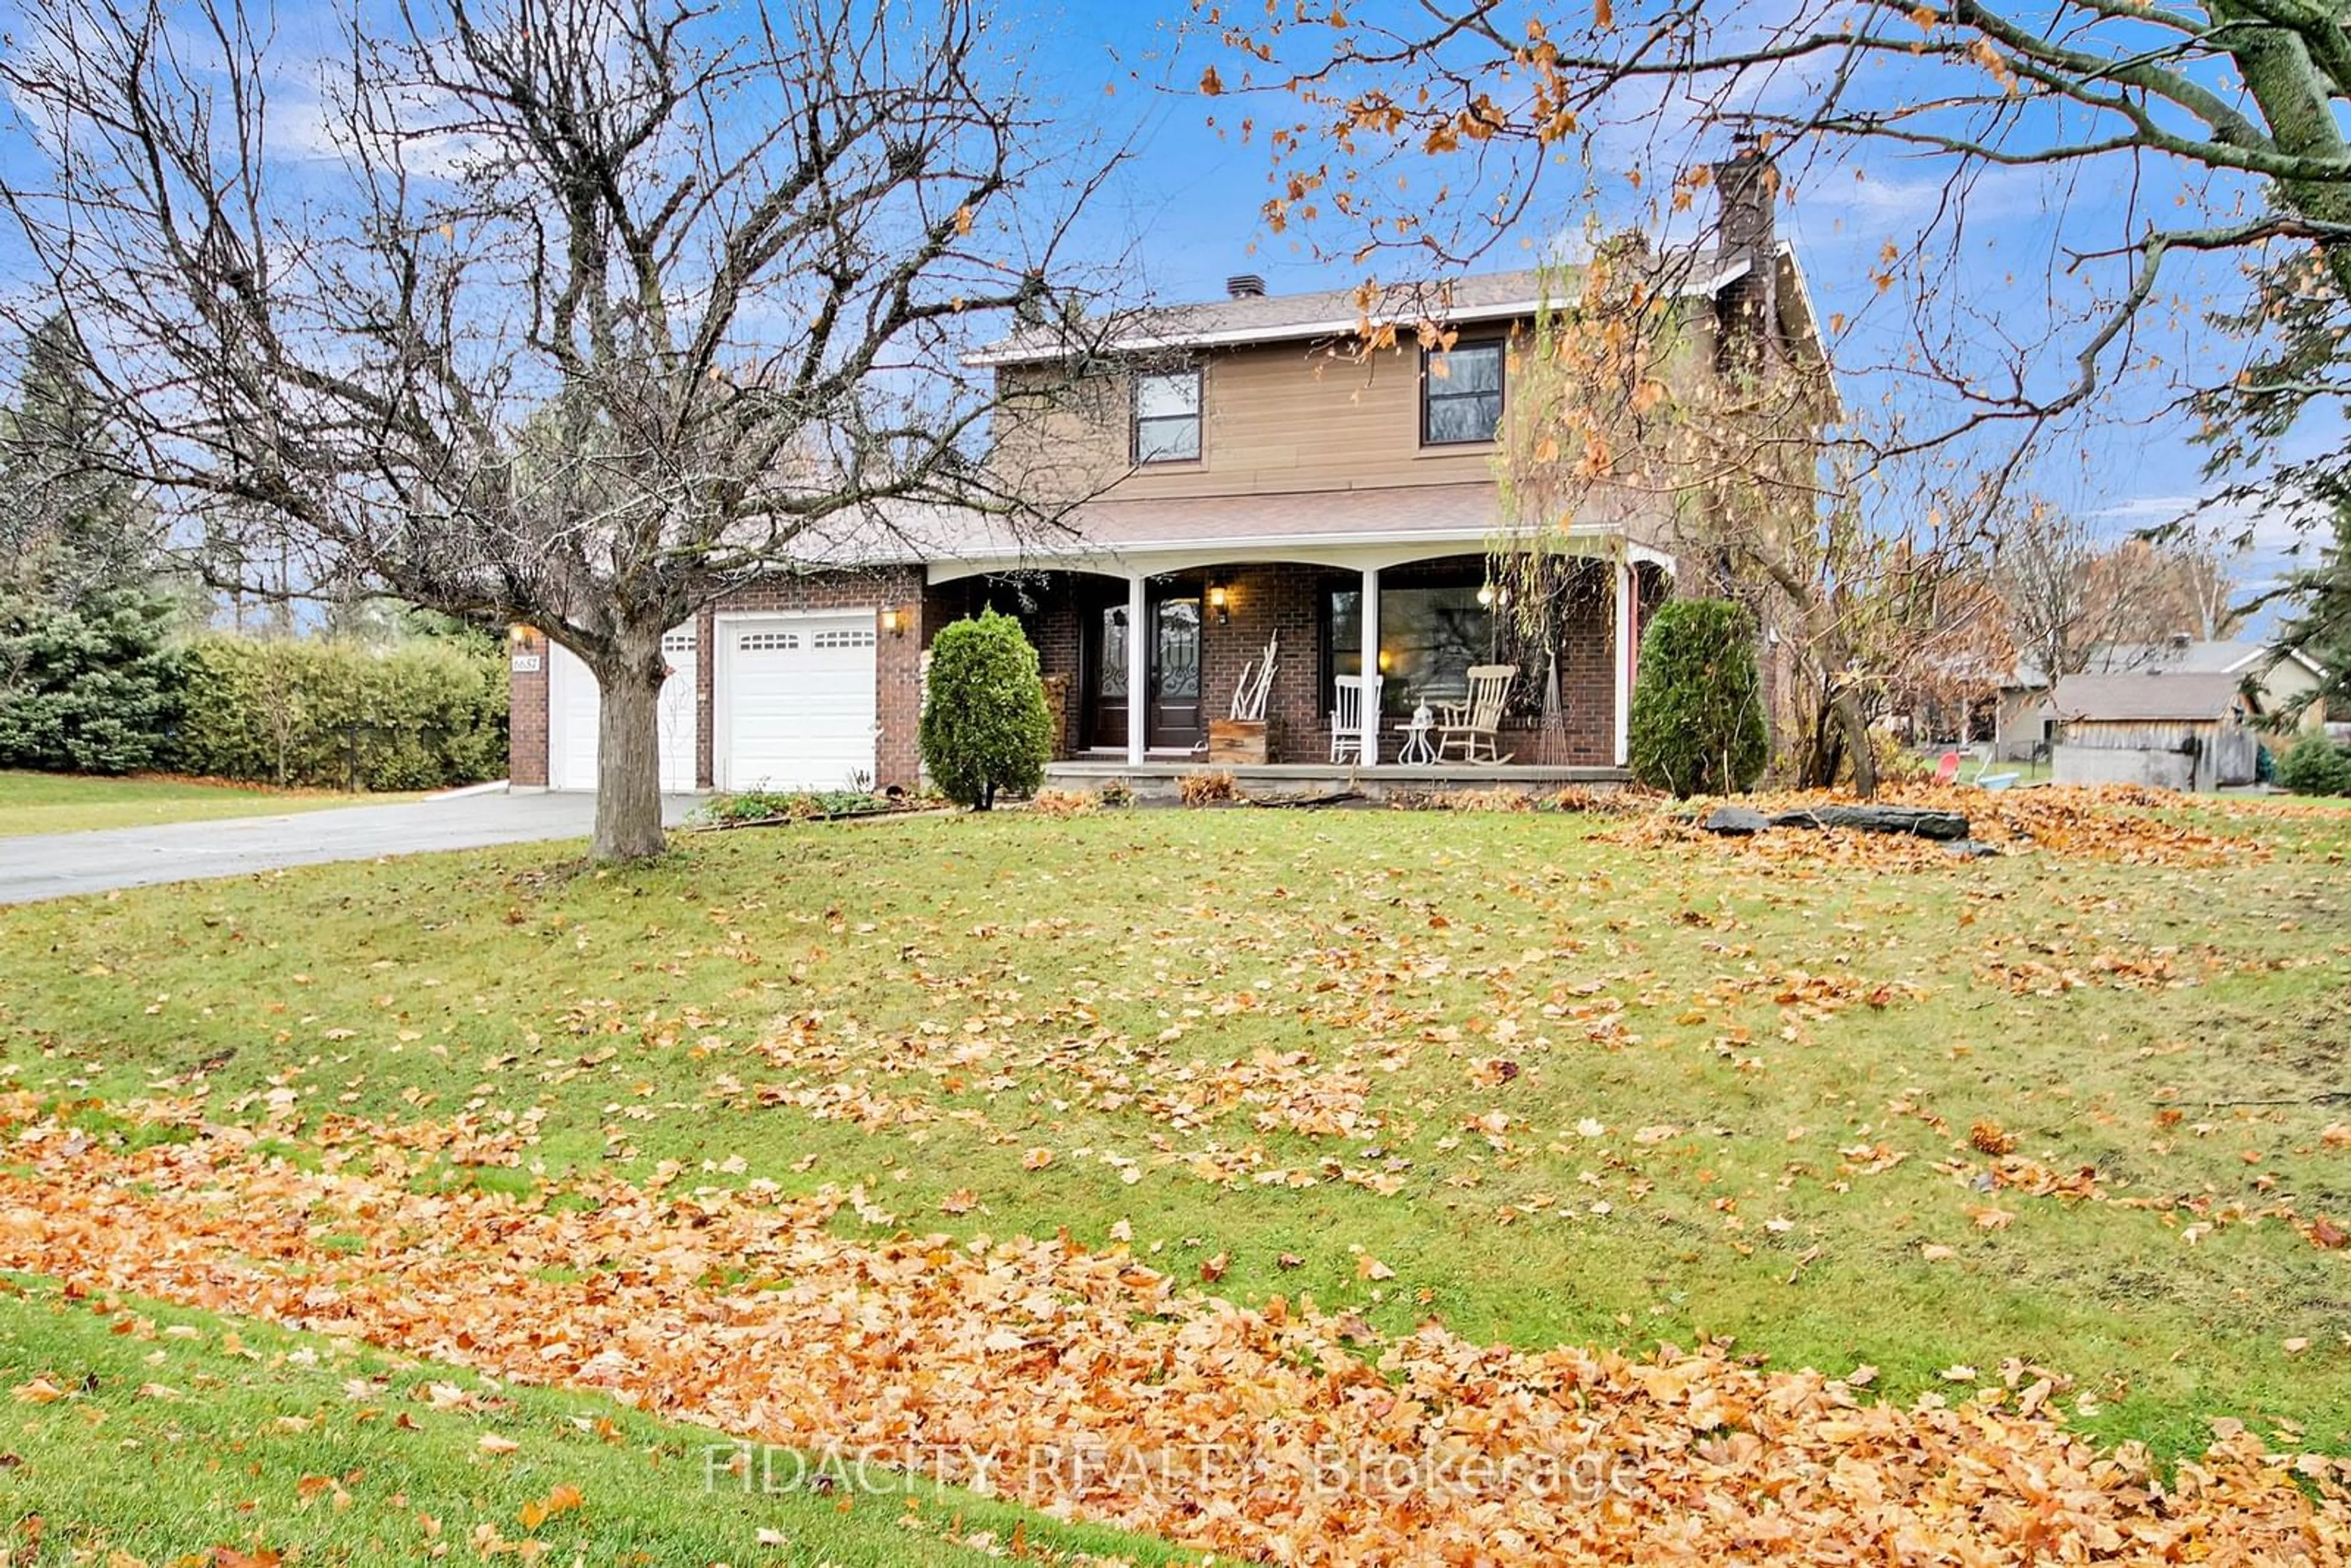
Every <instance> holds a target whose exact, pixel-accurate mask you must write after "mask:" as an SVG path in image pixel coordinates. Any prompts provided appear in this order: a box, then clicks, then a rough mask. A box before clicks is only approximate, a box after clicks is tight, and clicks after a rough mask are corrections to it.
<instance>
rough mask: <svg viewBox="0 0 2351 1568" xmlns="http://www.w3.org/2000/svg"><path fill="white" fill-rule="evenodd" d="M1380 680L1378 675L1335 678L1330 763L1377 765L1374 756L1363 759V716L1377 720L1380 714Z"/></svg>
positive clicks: (1377, 759) (1376, 759)
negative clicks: (1374, 717) (1375, 717)
mask: <svg viewBox="0 0 2351 1568" xmlns="http://www.w3.org/2000/svg"><path fill="white" fill-rule="evenodd" d="M1380 679H1381V678H1380V677H1379V676H1377V675H1340V676H1338V677H1336V679H1335V681H1334V683H1333V684H1334V685H1336V686H1337V688H1338V690H1337V692H1336V694H1335V696H1334V700H1333V702H1332V708H1331V760H1332V761H1333V762H1358V763H1361V762H1373V763H1376V762H1377V761H1379V758H1378V757H1376V756H1374V757H1370V758H1366V757H1364V715H1365V714H1367V713H1368V714H1371V715H1373V716H1377V715H1378V713H1379V711H1380Z"/></svg>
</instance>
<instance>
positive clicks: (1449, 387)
mask: <svg viewBox="0 0 2351 1568" xmlns="http://www.w3.org/2000/svg"><path fill="white" fill-rule="evenodd" d="M1501 427H1502V345H1501V344H1499V343H1456V344H1454V345H1453V347H1452V348H1451V349H1449V350H1446V349H1430V350H1426V351H1425V352H1424V353H1423V354H1422V355H1421V357H1420V439H1421V444H1423V445H1426V446H1453V445H1464V444H1468V443H1471V442H1487V441H1491V440H1493V439H1494V433H1495V432H1496V431H1498V430H1499V429H1500V428H1501Z"/></svg>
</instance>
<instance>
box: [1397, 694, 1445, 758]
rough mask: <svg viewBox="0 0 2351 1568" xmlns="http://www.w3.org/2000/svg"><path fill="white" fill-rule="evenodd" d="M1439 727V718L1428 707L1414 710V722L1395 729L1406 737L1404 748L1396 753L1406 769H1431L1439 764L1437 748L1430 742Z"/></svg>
mask: <svg viewBox="0 0 2351 1568" xmlns="http://www.w3.org/2000/svg"><path fill="white" fill-rule="evenodd" d="M1436 727H1437V716H1436V715H1434V714H1432V713H1430V712H1429V711H1428V709H1427V708H1426V707H1425V706H1424V707H1417V708H1415V709H1414V710H1413V714H1412V722H1411V723H1410V724H1400V725H1398V726H1396V727H1395V732H1396V733H1397V734H1398V735H1401V736H1403V737H1404V748H1403V749H1402V750H1400V751H1398V752H1397V753H1396V761H1398V762H1399V763H1401V764H1403V765H1404V766H1405V767H1406V768H1429V767H1434V766H1435V765H1436V762H1437V747H1436V746H1435V745H1434V744H1432V743H1431V742H1430V740H1429V736H1430V734H1431V733H1432V732H1433V731H1434V730H1435V729H1436Z"/></svg>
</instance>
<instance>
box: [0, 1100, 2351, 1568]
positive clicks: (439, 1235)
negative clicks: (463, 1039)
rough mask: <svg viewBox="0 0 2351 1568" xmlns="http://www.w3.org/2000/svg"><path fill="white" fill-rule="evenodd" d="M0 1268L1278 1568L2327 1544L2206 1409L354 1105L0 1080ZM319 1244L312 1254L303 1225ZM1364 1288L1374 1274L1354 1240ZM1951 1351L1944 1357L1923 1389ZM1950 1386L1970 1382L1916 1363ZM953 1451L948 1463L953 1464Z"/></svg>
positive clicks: (2322, 1502) (2342, 1472)
mask: <svg viewBox="0 0 2351 1568" xmlns="http://www.w3.org/2000/svg"><path fill="white" fill-rule="evenodd" d="M0 1134H5V1139H6V1144H7V1145H8V1149H7V1163H6V1168H5V1171H0V1266H5V1267H8V1268H16V1269H25V1270H37V1271H39V1272H43V1273H47V1274H51V1275H56V1276H57V1277H59V1278H61V1279H63V1280H65V1281H68V1284H69V1285H70V1286H72V1287H75V1288H78V1289H80V1290H83V1291H139V1292H142V1293H146V1294H150V1295H153V1296H158V1297H162V1298H164V1299H168V1300H172V1301H182V1302H186V1303H189V1304H193V1305H197V1306H203V1307H207V1308H214V1309H220V1310H227V1311H233V1312H246V1313H252V1314H258V1315H261V1316H264V1317H267V1318H270V1319H274V1320H277V1321H279V1322H287V1323H290V1324H294V1325H298V1326H300V1327H304V1328H311V1329H319V1330H325V1331H328V1332H330V1333H343V1334H352V1335H358V1336H360V1337H363V1338H365V1339H368V1340H371V1341H373V1342H375V1343H380V1344H384V1345H388V1346H392V1347H394V1348H397V1349H400V1350H402V1351H407V1352H413V1353H418V1354H431V1355H434V1356H438V1357H442V1358H444V1359H448V1360H452V1361H455V1362H459V1363H464V1364H471V1365H473V1366H475V1367H478V1368H480V1369H482V1370H485V1371H489V1372H495V1373H496V1374H498V1375H503V1376H507V1377H509V1378H514V1379H518V1380H531V1381H540V1382H549V1383H564V1384H570V1385H580V1386H587V1387H595V1388H601V1389H605V1390H609V1391H611V1393H612V1394H614V1395H615V1396H619V1397H621V1398H622V1399H624V1400H626V1401H628V1402H629V1403H631V1404H632V1405H635V1406H641V1407H643V1408H646V1409H649V1410H654V1411H660V1412H665V1413H669V1414H674V1415H677V1416H685V1417H688V1418H692V1419H695V1420H699V1421H704V1422H707V1423H709V1424H711V1425H713V1426H715V1427H720V1428H722V1429H724V1430H726V1431H729V1432H733V1433H737V1434H740V1435H743V1436H746V1437H759V1438H764V1439H769V1440H777V1441H783V1442H789V1443H793V1444H798V1445H801V1446H804V1447H810V1448H827V1447H831V1446H836V1445H837V1446H839V1447H840V1448H842V1449H845V1450H859V1451H863V1452H865V1453H867V1454H870V1455H872V1456H874V1457H877V1458H885V1459H890V1460H894V1461H898V1462H902V1463H905V1464H909V1465H918V1466H922V1467H925V1468H927V1469H933V1470H934V1471H935V1472H943V1473H944V1474H945V1476H946V1479H962V1480H979V1479H986V1480H987V1481H988V1482H989V1483H990V1484H992V1485H994V1486H995V1487H997V1488H998V1490H1003V1491H1005V1492H1008V1493H1009V1494H1010V1495H1013V1496H1015V1497H1018V1498H1019V1499H1021V1500H1025V1501H1028V1502H1030V1503H1033V1504H1036V1505H1039V1506H1040V1507H1045V1508H1048V1509H1051V1510H1054V1511H1063V1512H1067V1513H1069V1514H1071V1515H1072V1516H1075V1517H1080V1518H1086V1519H1093V1520H1099V1521H1107V1522H1115V1523H1119V1524H1123V1525H1126V1526H1129V1527H1134V1528H1140V1529H1144V1530H1148V1531H1154V1532H1155V1533H1158V1534H1160V1535H1162V1536H1165V1537H1168V1538H1171V1539H1175V1540H1177V1541H1181V1542H1197V1543H1199V1544H1202V1545H1207V1546H1210V1547H1214V1548H1216V1549H1217V1550H1219V1551H1227V1552H1237V1553H1241V1554H1246V1555H1252V1556H1260V1557H1266V1558H1271V1559H1275V1560H1279V1561H1283V1562H1293V1563H1329V1564H1385V1563H1406V1562H1413V1563H1427V1562H1460V1563H1472V1562H1474V1563H1491V1564H1520V1563H1524V1564H1534V1563H1558V1562H1562V1561H1593V1562H1626V1561H1654V1560H1659V1559H1664V1558H1671V1559H1675V1560H1686V1561H1692V1560H1707V1561H1721V1560H1725V1559H1729V1558H1754V1557H1761V1556H1765V1555H1775V1556H1782V1557H1787V1558H1791V1559H1802V1560H1805V1561H1812V1562H1832V1561H1834V1562H1845V1561H1854V1562H1858V1561H1868V1562H1904V1563H1988V1562H2013V1561H2023V1560H2030V1559H2033V1558H2037V1557H2040V1556H2043V1555H2049V1556H2053V1557H2058V1558H2063V1559H2064V1560H2068V1561H2114V1560H2123V1559H2131V1560H2138V1561H2186V1560H2210V1561H2235V1562H2254V1561H2259V1562H2300V1561H2308V1562H2331V1561H2338V1560H2340V1559H2341V1558H2342V1556H2343V1555H2344V1553H2345V1552H2346V1548H2351V1491H2347V1490H2346V1487H2345V1482H2346V1479H2351V1473H2346V1464H2345V1462H2344V1461H2340V1460H2336V1459H2334V1458H2327V1457H2325V1456H2320V1455H2304V1456H2299V1457H2289V1456H2283V1455H2278V1454H2274V1453H2272V1452H2269V1451H2267V1450H2266V1449H2265V1448H2264V1447H2263V1446H2262V1443H2261V1442H2260V1440H2259V1439H2258V1438H2257V1437H2254V1436H2252V1434H2250V1433H2248V1432H2246V1431H2245V1430H2244V1429H2243V1428H2242V1427H2241V1425H2240V1424H2238V1423H2235V1422H2226V1423H2216V1433H2217V1438H2216V1441H2215V1442H2214V1443H2213V1444H2212V1445H2211V1447H2210V1448H2209V1449H2208V1451H2207V1452H2206V1453H2205V1454H2204V1456H2203V1457H2202V1458H2201V1460H2200V1461H2199V1462H2197V1463H2193V1464H2189V1465H2185V1466H2183V1467H2181V1469H2180V1470H2179V1474H2178V1476H2177V1477H2176V1479H2173V1480H2171V1481H2169V1482H2166V1481H2165V1480H2163V1479H2161V1478H2159V1477H2158V1475H2157V1474H2156V1473H2154V1471H2153V1470H2152V1469H2151V1468H2150V1466H2149V1465H2148V1463H2147V1459H2146V1457H2145V1455H2144V1454H2143V1453H2142V1452H2141V1451H2139V1450H2138V1449H2137V1448H2135V1447H2125V1448H2120V1449H2116V1450H2115V1451H2112V1452H2106V1451H2102V1450H2101V1449H2099V1448H2097V1447H2096V1446H2095V1445H2094V1444H2092V1443H2091V1442H2089V1441H2087V1440H2086V1439H2085V1438H2083V1437H2078V1436H2076V1435H2075V1434H2074V1433H2072V1432H2070V1431H2068V1430H2067V1428H2066V1427H2064V1423H2063V1420H2062V1418H2061V1417H2060V1416H2058V1415H2057V1414H2056V1413H2055V1412H2054V1410H2053V1408H2052V1407H2051V1406H2050V1404H2049V1403H2048V1402H2047V1385H2046V1384H2045V1382H2044V1383H2041V1384H2036V1385H2034V1386H2033V1387H2032V1388H2030V1389H2025V1390H2022V1391H2021V1392H2020V1391H2018V1390H2017V1389H2015V1388H2014V1387H2013V1386H2011V1385H2002V1384H2001V1383H2000V1382H1999V1381H1997V1380H1992V1381H1990V1382H1989V1383H1988V1384H1987V1385H1986V1386H1984V1387H1981V1388H1978V1389H1975V1390H1974V1391H1973V1392H1972V1393H1971V1394H1968V1393H1961V1392H1959V1391H1957V1390H1955V1391H1954V1393H1953V1394H1952V1395H1951V1396H1949V1397H1948V1398H1947V1397H1946V1396H1938V1395H1929V1396H1924V1397H1922V1398H1921V1399H1920V1400H1919V1401H1918V1403H1917V1405H1916V1406H1912V1407H1910V1408H1907V1409H1903V1408H1897V1407H1895V1406H1889V1405H1886V1404H1882V1403H1869V1402H1867V1400H1866V1396H1865V1394H1864V1393H1862V1392H1861V1385H1865V1383H1866V1381H1867V1380H1866V1378H1865V1377H1864V1376H1862V1375H1859V1374H1856V1375H1855V1377H1854V1378H1853V1379H1851V1380H1840V1379H1836V1378H1832V1377H1828V1376H1824V1375H1822V1374H1820V1373H1818V1372H1813V1371H1801V1372H1776V1371H1763V1370H1759V1369H1758V1368H1756V1367H1754V1366H1752V1365H1750V1364H1745V1363H1743V1362H1741V1361H1740V1360H1737V1359H1734V1358H1733V1357H1732V1356H1731V1355H1730V1354H1729V1353H1728V1351H1727V1350H1726V1349H1725V1348H1724V1347H1722V1346H1719V1345H1708V1346H1702V1347H1701V1348H1699V1349H1698V1350H1697V1351H1695V1352H1691V1353H1682V1352H1677V1351H1674V1350H1670V1349H1661V1350H1660V1352H1659V1353H1658V1354H1657V1355H1656V1357H1655V1358H1654V1359H1651V1360H1646V1361H1635V1360H1630V1359H1627V1358H1625V1357H1624V1356H1622V1355H1619V1354H1614V1353H1611V1352H1605V1351H1598V1350H1593V1349H1590V1348H1578V1347H1565V1346H1563V1347H1560V1348H1557V1349H1553V1350H1550V1351H1547V1352H1543V1353H1541V1354H1531V1353H1526V1352H1520V1351H1516V1350H1512V1349H1509V1348H1507V1347H1499V1346H1492V1345H1481V1344H1476V1343H1468V1342H1466V1341H1463V1340H1461V1339H1459V1338H1458V1337H1456V1336H1454V1335H1452V1334H1450V1333H1447V1332H1445V1331H1444V1330H1442V1329H1440V1328H1437V1327H1436V1326H1433V1325H1431V1326H1426V1327H1424V1328H1423V1329H1422V1330H1421V1331H1420V1332H1418V1333H1415V1334H1412V1335H1410V1336H1408V1337H1404V1338H1396V1339H1387V1340H1383V1339H1381V1338H1380V1337H1378V1336H1376V1335H1375V1334H1374V1333H1372V1332H1371V1331H1370V1330H1369V1329H1368V1328H1367V1327H1366V1326H1365V1325H1364V1324H1363V1323H1362V1322H1361V1321H1360V1320H1358V1319H1355V1318H1353V1317H1352V1316H1351V1315H1346V1314H1341V1315H1336V1316H1333V1315H1330V1314H1325V1313H1323V1312H1319V1311H1317V1310H1316V1309H1315V1308H1314V1306H1313V1305H1312V1303H1311V1301H1298V1302H1295V1303H1291V1302H1286V1301H1281V1300H1280V1299H1276V1300H1272V1301H1268V1302H1267V1303H1266V1305H1265V1306H1264V1307H1263V1308H1261V1309H1259V1310H1254V1311H1251V1310H1243V1309H1241V1308H1238V1307H1236V1306H1233V1305H1231V1304H1229V1303H1228V1302H1226V1301H1220V1300H1218V1299H1217V1298H1215V1297H1213V1296H1206V1295H1203V1294H1201V1293H1199V1292H1198V1291H1196V1290H1179V1289H1178V1287H1177V1284H1176V1282H1175V1280H1173V1279H1172V1278H1171V1277H1170V1276H1169V1275H1167V1274H1165V1273H1162V1272H1160V1271H1158V1270H1154V1269H1150V1268H1147V1267H1144V1266H1143V1264H1142V1263H1141V1262H1139V1261H1138V1260H1137V1259H1136V1258H1135V1257H1134V1255H1133V1254H1131V1253H1130V1251H1129V1250H1128V1249H1127V1248H1125V1247H1124V1246H1123V1245H1122V1246H1118V1247H1114V1248H1113V1249H1109V1250H1107V1251H1089V1250H1087V1249H1084V1248H1082V1247H1081V1246H1079V1245H1077V1244H1076V1243H1074V1242H1072V1241H1071V1240H1068V1239H1059V1240H1043V1241H1040V1240H1032V1239H1026V1238H1022V1239H1014V1240H1009V1241H1005V1242H1000V1243H994V1244H990V1243H987V1242H986V1241H974V1242H972V1243H969V1244H959V1243H956V1242H955V1241H953V1240H951V1239H946V1238H943V1237H935V1236H927V1237H926V1236H915V1235H908V1234H904V1233H902V1234H900V1235H899V1236H897V1237H894V1238H893V1239H889V1240H886V1241H883V1242H879V1243H865V1242H860V1241H856V1240H852V1239H846V1238H844V1237H842V1236H840V1235H836V1234H834V1233H833V1232H832V1230H831V1228H829V1227H830V1222H831V1218H832V1216H833V1214H834V1211H835V1210H836V1208H837V1207H840V1206H841V1203H842V1201H843V1200H842V1198H841V1197H840V1196H839V1195H837V1194H833V1193H831V1192H827V1193H824V1194H820V1195H819V1196H817V1197H813V1198H805V1199H789V1200H788V1199H785V1198H783V1197H780V1196H779V1195H778V1194H777V1193H776V1192H775V1191H774V1189H773V1188H771V1187H763V1186H759V1185H758V1184H755V1185H754V1186H752V1187H750V1188H749V1189H748V1190H747V1191H745V1192H740V1193H733V1192H708V1191H705V1192H696V1193H693V1194H687V1195H680V1194H677V1193H674V1192H671V1191H663V1190H651V1191H649V1190H643V1189H639V1188H634V1187H631V1186H626V1185H623V1184H621V1183H617V1182H597V1183H590V1184H583V1185H581V1186H578V1187H577V1188H575V1189H572V1190H571V1191H570V1192H569V1193H567V1195H566V1198H567V1201H566V1202H565V1203H564V1204H563V1205H561V1206H555V1205H551V1204H550V1203H549V1201H548V1199H549V1196H550V1195H549V1191H548V1189H546V1188H545V1187H541V1188H538V1189H536V1190H535V1191H534V1193H533V1194H531V1195H530V1196H528V1197H521V1198H517V1197H510V1196H505V1195H500V1194H495V1193H486V1192H480V1191H475V1190H470V1189H466V1190H457V1191H439V1192H433V1191H419V1190H416V1188H417V1187H418V1186H421V1185H423V1184H421V1183H420V1182H418V1181H417V1180H416V1179H415V1178H416V1177H418V1176H421V1175H422V1174H423V1172H424V1171H426V1170H427V1169H429V1168H430V1166H431V1164H432V1162H433V1160H434V1158H437V1157H438V1145H442V1144H445V1143H446V1142H448V1141H449V1140H448V1138H447V1137H444V1136H437V1135H435V1134H433V1133H430V1132H428V1131H427V1130H425V1129H423V1128H420V1127H417V1126H413V1125H412V1126H409V1127H404V1128H402V1129H398V1130H393V1129H389V1128H385V1127H382V1126H380V1125H377V1124H371V1123H367V1122H362V1121H359V1120H356V1119H340V1120H334V1121H330V1122H329V1123H328V1124H326V1125H325V1126H324V1127H322V1128H321V1129H320V1130H319V1134H317V1138H316V1144H315V1148H316V1152H317V1154H318V1155H319V1166H320V1168H319V1169H318V1170H305V1169H300V1168H296V1167H295V1166H291V1165H289V1164H288V1163H287V1162H284V1161H282V1160H279V1159H277V1158H274V1157H271V1156H270V1155H268V1154H267V1153H266V1146H263V1147H256V1144H255V1140H254V1137H253V1135H252V1134H249V1133H246V1132H243V1131H240V1130H235V1129H225V1128H217V1127H204V1128H202V1129H201V1130H200V1131H198V1132H197V1134H196V1135H194V1136H193V1137H192V1138H191V1139H189V1140H188V1141H186V1142H180V1143H162V1144H155V1145H151V1146H149V1147H146V1148H144V1149H141V1150H138V1151H136V1152H131V1153H121V1152H117V1151H115V1150H113V1149H111V1148H110V1147H108V1146H105V1145H99V1144H94V1143H93V1142H92V1141H91V1140H89V1138H87V1137H85V1136H83V1135H81V1134H78V1133H76V1132H75V1131H73V1130H72V1129H70V1128H68V1127H66V1126H63V1125H61V1124H58V1123H57V1122H56V1121H54V1120H51V1119H48V1118H47V1116H46V1115H45V1114H44V1113H42V1112H41V1111H40V1110H39V1108H38V1107H37V1104H36V1103H34V1102H33V1101H32V1099H31V1097H29V1096H25V1095H17V1096H12V1097H5V1098H0ZM330 1238H331V1239H333V1240H334V1242H335V1245H333V1246H328V1245H324V1244H323V1243H325V1242H326V1241H327V1240H328V1239H330ZM1361 1261H1362V1272H1363V1274H1364V1277H1365V1278H1366V1279H1382V1278H1385V1277H1387V1275H1388V1273H1389V1272H1390V1271H1389V1270H1385V1268H1384V1265H1381V1264H1379V1263H1378V1262H1377V1260H1374V1259H1372V1258H1370V1256H1369V1255H1368V1254H1365V1255H1364V1257H1363V1259H1362V1260H1361ZM1959 1370H1961V1369H1954V1371H1955V1373H1957V1372H1959ZM1953 1381H1954V1382H1955V1383H1958V1382H1961V1381H1972V1378H1971V1377H1970V1378H1966V1379H1962V1378H1959V1377H1957V1376H1955V1377H1954V1378H1953ZM982 1469H985V1470H986V1472H987V1473H986V1475H985V1477H983V1476H982V1475H981V1473H980V1472H981V1471H982Z"/></svg>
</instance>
